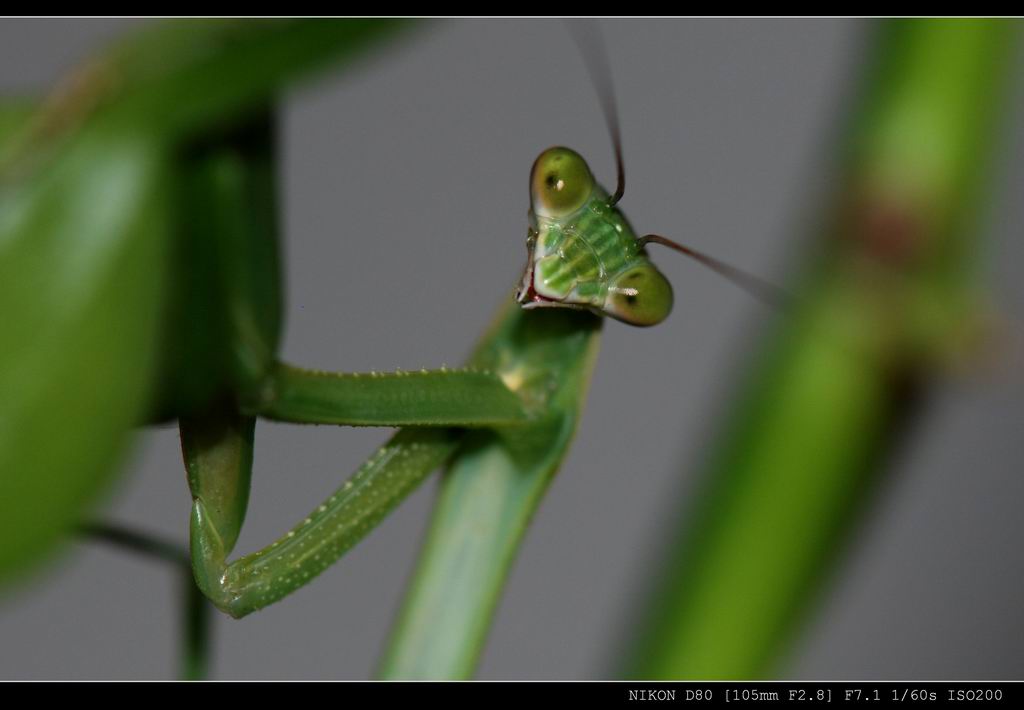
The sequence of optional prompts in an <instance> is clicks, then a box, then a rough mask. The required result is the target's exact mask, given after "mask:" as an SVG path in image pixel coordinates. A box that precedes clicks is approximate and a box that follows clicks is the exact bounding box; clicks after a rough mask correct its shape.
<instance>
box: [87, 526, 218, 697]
mask: <svg viewBox="0 0 1024 710" xmlns="http://www.w3.org/2000/svg"><path fill="white" fill-rule="evenodd" d="M78 532H79V534H80V535H81V536H82V537H84V538H86V539H89V540H95V541H97V542H105V543H108V544H111V545H114V546H116V547H119V548H121V549H124V550H127V551H129V552H134V553H137V554H140V555H142V556H144V557H150V558H152V559H156V560H159V561H161V562H169V563H171V564H172V565H173V566H174V567H175V568H176V569H177V572H178V574H179V577H180V578H181V612H180V613H181V615H182V624H181V628H182V631H181V633H182V639H181V657H180V658H181V660H180V663H181V671H180V675H181V678H182V680H204V679H205V678H206V677H207V676H208V675H209V672H210V616H211V612H212V611H213V605H211V604H210V602H209V601H207V600H206V597H204V596H203V594H202V592H200V591H199V588H198V587H197V586H196V583H195V580H194V579H193V578H192V561H191V559H190V558H189V555H188V550H186V549H185V548H183V547H179V546H178V545H175V544H174V543H172V542H167V541H166V540H161V539H159V538H156V537H153V536H151V535H146V534H145V533H140V532H137V531H135V530H132V529H130V528H126V527H123V526H120V525H113V524H110V523H85V524H83V525H81V526H79V528H78Z"/></svg>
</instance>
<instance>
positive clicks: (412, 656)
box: [379, 304, 601, 679]
mask: <svg viewBox="0 0 1024 710" xmlns="http://www.w3.org/2000/svg"><path fill="white" fill-rule="evenodd" d="M600 324H601V321H600V320H599V319H598V318H597V317H595V316H593V315H591V314H589V313H585V312H578V311H558V310H547V309H545V310H535V311H523V310H522V309H520V308H519V307H518V305H517V304H510V305H509V307H508V308H507V309H506V311H505V316H504V317H503V319H502V320H501V321H500V322H499V324H498V326H497V327H496V328H494V329H493V330H492V332H491V333H490V334H489V335H488V336H487V337H486V338H485V339H484V341H483V344H482V345H481V346H480V347H479V348H478V350H477V352H476V353H475V355H474V356H473V358H472V359H471V361H470V364H471V366H474V367H484V368H486V369H488V370H491V371H493V372H496V373H498V374H499V376H500V377H501V378H502V380H503V381H504V382H505V383H506V385H508V387H509V388H510V389H512V390H513V391H514V392H516V393H517V394H518V395H519V396H520V397H521V398H522V400H523V401H524V403H525V404H526V405H527V407H528V408H529V409H531V410H532V411H534V412H535V413H536V418H535V420H534V421H532V422H531V423H530V424H527V425H520V426H517V427H512V428H508V429H504V430H498V431H479V432H473V433H471V434H469V435H468V436H467V437H466V439H465V441H464V442H463V444H462V446H461V448H460V450H459V452H458V453H457V455H456V458H455V460H454V462H453V463H452V465H451V467H450V469H449V470H448V471H447V473H446V474H445V476H444V479H443V481H442V484H441V493H440V497H439V499H438V502H437V505H436V508H435V510H434V514H433V517H432V520H431V524H430V531H429V533H428V536H427V540H426V543H425V545H424V548H423V551H422V553H421V557H420V560H419V562H418V565H417V570H416V572H415V576H414V579H413V581H412V584H411V585H410V587H409V589H408V592H407V596H406V598H405V601H404V603H403V606H402V610H401V612H400V614H399V617H398V620H397V622H396V624H395V628H394V630H393V632H392V636H391V639H390V642H389V644H388V647H387V650H386V652H385V655H384V657H383V660H382V662H381V665H380V669H379V675H380V677H382V678H402V679H410V678H427V679H441V678H468V677H470V676H471V675H472V674H473V671H474V669H475V668H476V665H477V661H478V658H479V655H480V651H481V650H482V648H483V643H484V640H485V638H486V634H487V630H488V628H489V627H490V623H491V619H492V617H493V614H494V610H495V608H496V606H497V603H498V600H499V599H500V597H501V590H502V587H503V586H504V582H505V579H506V578H507V576H508V572H509V569H510V567H511V565H512V562H513V560H514V559H515V555H516V552H517V550H518V547H519V543H520V541H521V540H522V538H523V535H524V533H525V531H526V527H527V525H528V524H529V521H530V518H531V517H532V516H533V513H534V511H535V510H536V508H537V505H538V504H539V503H540V500H541V498H542V496H543V494H544V492H545V490H546V489H547V487H548V484H549V483H550V482H551V479H552V477H553V475H554V473H555V471H556V470H557V469H558V466H559V464H560V463H561V461H562V459H563V457H564V456H565V453H566V451H567V450H568V447H569V443H570V442H571V440H572V437H573V434H574V433H575V429H576V424H577V421H578V418H579V413H580V410H581V409H582V406H583V399H584V396H585V393H586V389H587V385H588V383H589V380H590V373H591V371H592V368H593V363H594V359H595V357H596V354H597V344H598V335H599V332H600Z"/></svg>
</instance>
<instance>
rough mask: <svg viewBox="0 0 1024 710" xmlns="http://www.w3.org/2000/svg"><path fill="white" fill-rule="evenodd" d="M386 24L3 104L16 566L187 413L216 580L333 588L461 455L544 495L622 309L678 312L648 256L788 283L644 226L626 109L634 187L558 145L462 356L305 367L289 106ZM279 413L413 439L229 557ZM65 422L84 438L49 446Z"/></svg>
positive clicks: (0, 463) (202, 35) (100, 75)
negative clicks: (365, 366) (128, 446)
mask: <svg viewBox="0 0 1024 710" xmlns="http://www.w3.org/2000/svg"><path fill="white" fill-rule="evenodd" d="M388 28H389V25H387V24H384V23H373V22H293V23H234V22H215V23H204V24H198V25H191V26H189V27H188V28H187V29H183V28H182V26H180V25H177V26H176V25H172V26H170V27H169V28H160V29H156V30H153V31H151V32H150V33H149V34H148V35H144V36H143V37H141V38H139V39H138V40H137V41H135V42H130V43H127V44H125V45H123V46H122V47H120V48H119V49H118V50H117V51H115V52H114V53H112V54H111V55H109V56H105V57H104V58H102V59H101V60H99V61H98V62H96V63H95V64H91V65H89V66H87V67H86V69H85V70H83V71H82V72H81V73H80V74H78V75H77V76H76V77H75V80H74V81H73V82H72V84H71V87H70V89H66V90H65V92H64V93H63V94H62V95H60V96H58V97H57V98H56V99H55V100H54V101H52V102H50V103H49V104H47V105H44V106H43V107H42V108H38V107H35V106H30V107H18V108H17V109H16V110H12V111H10V112H6V113H5V116H4V119H5V120H4V122H3V123H2V125H0V127H2V130H0V141H2V143H0V147H2V148H3V153H2V154H0V157H2V158H3V163H2V165H3V173H2V179H3V185H2V190H3V192H2V194H0V215H2V220H0V229H2V237H0V297H2V299H3V302H4V303H5V304H7V305H5V313H7V314H8V322H7V324H6V332H5V334H4V343H5V345H6V347H5V349H4V351H3V353H2V355H0V357H2V358H3V360H2V362H0V365H2V366H0V383H2V385H3V391H4V392H5V403H4V404H3V405H2V406H3V408H2V410H0V423H2V424H3V426H2V427H0V471H2V472H3V479H2V482H0V493H2V495H0V500H2V501H4V505H5V515H4V522H3V525H4V533H5V539H8V540H10V541H11V544H8V545H6V546H5V548H4V550H3V551H0V570H2V572H3V573H6V572H7V571H8V570H14V569H17V568H19V567H21V566H23V565H25V564H26V563H27V562H28V561H30V560H32V559H34V558H35V557H36V556H37V555H38V554H39V553H40V552H41V551H43V550H45V549H46V548H47V547H49V546H52V545H53V544H54V543H55V542H56V540H58V539H59V538H60V537H62V536H63V535H65V534H66V533H67V532H68V530H69V529H71V527H72V525H73V524H74V522H75V519H76V515H78V513H79V512H80V511H81V510H82V509H83V507H84V505H85V504H86V502H88V500H90V499H91V496H93V495H94V493H95V491H97V490H99V488H100V487H101V486H102V485H103V483H104V482H105V481H106V479H107V477H108V476H109V472H110V471H111V470H112V468H113V464H114V462H115V460H116V455H117V452H118V450H119V448H120V447H121V446H122V445H123V441H124V440H125V438H126V437H127V436H128V434H129V432H130V429H131V427H132V426H134V425H136V424H138V423H140V422H164V421H174V420H176V421H177V422H178V424H179V427H180V431H181V442H182V451H183V456H184V460H185V468H186V472H187V480H188V485H189V487H190V490H191V493H192V498H193V505H192V510H191V517H190V538H191V556H192V563H193V569H194V574H195V580H196V583H197V585H198V587H199V588H200V589H201V590H202V592H203V593H204V594H205V595H206V596H207V597H208V598H209V599H210V600H211V601H212V602H213V603H214V604H215V605H216V606H217V607H218V608H219V609H221V610H223V611H224V612H226V613H228V614H230V615H232V616H235V617H241V616H245V615H246V614H249V613H251V612H253V611H255V610H258V609H261V608H263V607H265V606H267V605H269V604H272V603H273V602H275V601H277V600H279V599H281V598H282V597H284V596H286V595H288V594H290V593H292V592H293V591H295V590H296V589H298V588H299V587H301V586H303V585H304V584H307V583H308V582H310V581H311V580H312V579H314V578H315V577H316V576H317V575H318V574H319V573H320V572H322V571H323V570H324V569H326V568H327V567H328V566H329V565H331V564H332V563H333V562H335V561H336V560H337V559H338V558H339V557H340V556H342V555H343V554H344V553H345V551H346V550H348V549H349V548H351V547H352V546H353V545H354V544H356V543H357V542H358V541H359V540H360V539H361V538H362V537H363V536H365V535H366V534H367V532H368V531H369V530H371V529H372V528H373V526H374V525H375V524H376V523H377V522H379V521H380V520H381V519H382V518H383V517H384V516H386V515H387V514H388V513H389V512H390V511H391V510H392V509H393V508H394V507H395V505H397V504H398V502H400V501H401V500H402V499H403V498H404V497H405V496H406V495H408V494H409V493H410V492H411V491H412V490H414V489H415V488H416V487H417V486H418V485H419V484H420V483H421V482H422V481H423V480H424V479H425V478H426V477H427V476H428V475H429V474H430V473H431V472H433V471H434V470H436V469H438V468H439V467H441V466H442V465H444V464H446V463H447V464H448V465H449V466H450V467H451V468H452V469H453V470H456V471H457V470H459V469H460V467H461V468H466V467H468V466H470V463H471V462H472V461H474V460H483V459H487V460H500V461H501V462H503V464H504V465H507V466H508V467H510V468H511V469H514V470H515V471H516V472H518V474H519V475H520V477H521V479H522V480H523V481H527V482H528V486H527V488H526V489H524V493H523V495H525V496H526V497H532V498H533V499H536V498H537V497H538V496H539V495H540V492H542V490H543V486H544V485H545V484H546V482H547V481H548V480H550V476H551V475H552V474H553V472H554V471H555V469H556V468H557V466H558V464H559V462H560V461H561V459H562V458H563V456H564V454H565V452H566V450H567V449H568V446H569V444H570V441H571V439H572V435H573V432H574V429H575V426H576V422H577V420H578V416H579V412H580V410H581V408H582V405H583V398H584V392H585V387H586V382H587V381H588V378H589V374H590V371H591V369H592V366H593V362H594V357H595V355H596V351H597V345H598V337H599V333H600V330H601V324H602V320H603V316H611V317H612V318H615V319H616V320H619V321H622V322H625V323H628V324H631V325H637V326H651V325H655V324H657V323H660V322H661V321H663V320H664V319H665V318H666V317H667V316H668V314H669V312H670V310H671V307H672V298H673V296H672V289H671V286H670V285H669V283H668V281H667V280H666V279H665V277H664V276H662V274H661V273H660V272H659V271H658V269H657V268H656V267H655V266H654V264H653V262H652V261H651V259H650V257H649V255H648V254H647V250H646V246H647V245H648V244H651V243H655V244H662V245H666V246H669V247H671V248H674V249H676V250H678V251H680V252H682V253H684V254H687V255H689V256H692V257H694V258H696V259H698V260H699V261H701V262H702V263H704V264H705V265H707V266H710V267H711V268H713V269H715V270H717V271H718V272H719V273H722V274H723V275H725V276H727V277H729V278H732V279H733V280H734V281H736V282H737V283H738V284H739V285H741V286H744V287H746V288H748V289H749V290H752V291H755V292H757V291H758V290H764V289H767V288H768V287H763V289H762V286H763V285H760V284H759V282H757V281H756V279H752V278H751V277H749V276H746V275H745V274H742V273H741V272H738V271H736V270H734V269H732V268H731V267H728V266H726V265H724V264H721V263H720V262H717V261H715V260H713V259H710V258H709V257H707V256H705V255H703V254H700V253H698V252H695V251H693V250H692V249H689V248H688V247H684V246H682V245H679V244H677V243H675V242H672V241H670V240H668V239H665V238H664V237H660V236H658V235H646V236H641V237H638V236H637V235H636V233H635V232H634V230H633V229H632V227H631V226H630V224H629V223H628V221H627V220H626V219H625V217H624V216H623V214H622V212H621V211H620V210H619V208H618V202H619V200H620V199H621V198H622V197H623V194H624V184H625V183H624V171H623V168H622V165H623V161H622V155H621V148H620V140H619V137H618V129H617V120H615V119H614V115H613V114H612V113H609V112H608V111H607V110H606V118H608V119H609V125H610V126H611V127H612V136H613V142H614V146H615V152H616V158H617V165H618V176H617V185H616V190H615V191H614V192H613V193H610V194H609V193H608V192H607V191H605V190H604V189H603V188H602V187H601V186H600V185H599V184H598V183H597V181H596V180H595V179H594V177H593V175H592V173H591V171H590V169H589V167H588V166H587V164H586V162H585V161H584V159H583V158H582V157H581V156H579V155H578V154H577V153H575V152H574V151H571V150H569V149H567V148H560V147H559V148H553V149H549V150H546V151H544V152H543V153H542V154H541V155H540V157H539V158H538V159H537V161H536V162H535V163H534V166H533V169H532V171H531V175H530V182H529V184H530V196H531V209H530V224H529V230H528V238H527V250H528V253H527V268H526V270H525V272H524V274H523V278H522V280H521V284H520V288H519V289H518V292H517V294H516V297H515V299H511V298H510V299H509V301H510V302H509V303H508V304H507V306H506V307H505V308H504V309H503V310H502V312H501V313H500V314H499V315H498V317H497V319H496V320H495V322H494V324H493V325H492V327H491V328H490V330H489V331H488V332H487V333H486V334H485V335H484V337H483V338H482V339H481V341H480V342H479V343H478V345H477V346H476V348H475V350H474V351H473V353H472V355H471V356H470V358H469V360H468V362H467V363H466V365H465V366H464V367H462V368H459V369H454V370H449V369H446V368H442V369H440V370H430V371H419V372H401V371H396V372H389V373H332V372H321V371H312V370H307V369H303V368H298V367H294V366H291V365H288V364H286V363H283V362H281V361H280V360H279V359H278V357H277V348H278V343H279V338H280V328H281V313H282V306H281V302H282V293H281V289H280V275H279V264H278V249H279V247H278V243H277V239H278V236H277V232H276V211H275V210H276V208H275V201H274V192H275V170H276V165H275V155H274V139H273V127H274V119H273V109H272V102H273V98H274V95H275V92H276V90H277V89H278V88H279V87H280V86H281V85H282V84H283V83H284V82H285V81H289V80H291V78H292V77H293V76H296V75H298V74H300V73H301V72H305V71H307V70H308V69H309V68H311V67H312V66H314V65H316V64H318V63H320V62H322V61H325V60H326V59H327V58H331V59H338V58H339V56H340V57H342V58H343V57H344V56H345V55H346V52H348V51H350V50H352V49H353V48H355V47H358V46H360V45H362V44H366V43H368V42H370V41H373V40H376V39H378V38H379V37H383V36H385V35H386V34H387V32H386V30H387V29H388ZM156 56H159V57H160V62H159V63H158V62H155V61H154V59H153V58H154V57H156ZM241 69H244V70H245V71H241ZM225 86H228V87H230V89H229V90H227V91H224V89H223V87H225ZM607 106H608V104H607V103H606V109H607ZM612 107H613V104H612ZM44 373H45V374H44ZM69 393H72V396H71V398H70V401H69V398H68V395H69ZM55 412H57V414H56V417H55V415H54V413H55ZM258 418H266V419H272V420H277V421H282V422H293V423H300V424H334V425H345V426H387V427H403V428H402V430H401V431H400V432H399V433H397V434H396V435H395V436H394V437H392V438H391V439H390V440H389V441H388V442H386V443H385V444H384V445H383V446H381V447H380V448H379V449H378V451H377V452H376V453H375V454H374V455H373V456H372V457H370V458H369V459H368V460H367V461H366V463H364V464H363V465H362V466H361V467H360V468H359V469H358V471H357V472H356V473H355V474H354V475H353V476H352V477H351V478H350V479H349V480H347V481H346V482H345V483H344V484H343V485H342V486H341V487H340V488H338V489H337V490H336V491H335V492H333V493H332V494H331V495H330V496H328V497H327V498H326V499H325V500H324V501H323V502H322V503H321V504H320V505H318V506H317V507H316V508H315V509H314V510H313V511H311V512H310V514H309V515H308V516H307V517H306V518H304V519H303V520H302V521H301V522H300V523H299V524H298V525H296V526H295V527H294V528H293V529H292V530H290V531H288V532H287V533H286V534H285V535H284V536H282V537H281V538H279V539H278V540H276V541H275V542H272V543H271V544H269V545H268V546H267V547H265V548H263V549H261V550H259V551H257V552H254V553H251V554H247V555H244V556H242V557H239V558H238V559H235V560H233V561H231V560H230V556H231V554H232V553H233V551H234V547H235V544H236V542H237V540H238V536H239V533H240V530H241V527H242V524H243V521H244V518H245V512H246V507H247V502H248V495H249V484H250V475H251V469H252V462H253V436H254V427H255V422H256V420H257V419H258ZM53 430H60V431H62V432H64V441H63V442H62V444H61V445H60V446H49V447H47V446H43V445H41V442H44V441H46V440H48V435H49V434H50V432H52V431H53ZM43 485H45V486H46V487H47V488H51V489H56V493H54V494H52V495H51V494H50V493H48V494H47V495H48V497H49V500H48V504H47V507H46V510H45V512H44V514H43V515H40V514H39V512H38V511H37V510H36V509H35V508H34V507H33V506H19V505H18V504H17V502H18V501H25V500H32V499H33V497H35V496H37V492H38V490H39V488H40V487H42V486H43ZM12 531H16V534H14V533H13V532H12Z"/></svg>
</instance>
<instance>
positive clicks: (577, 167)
mask: <svg viewBox="0 0 1024 710" xmlns="http://www.w3.org/2000/svg"><path fill="white" fill-rule="evenodd" d="M593 188H594V177H593V175H591V174H590V168H589V167H587V162H586V161H585V160H584V159H583V158H582V157H581V156H580V154H579V153H577V152H576V151H574V150H570V149H569V148H561V147H556V148H548V149H547V150H545V151H544V152H543V153H541V154H540V156H538V157H537V160H535V161H534V163H533V169H532V170H531V171H530V199H531V203H532V205H533V211H534V213H535V214H538V215H540V216H542V217H565V216H566V215H570V214H572V213H573V212H575V211H576V210H578V209H579V208H580V207H582V206H583V205H584V203H586V201H587V199H588V198H589V197H590V193H591V191H592V190H593Z"/></svg>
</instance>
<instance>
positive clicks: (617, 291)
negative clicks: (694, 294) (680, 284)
mask: <svg viewBox="0 0 1024 710" xmlns="http://www.w3.org/2000/svg"><path fill="white" fill-rule="evenodd" d="M672 301H673V297H672V285H671V284H669V282H668V279H666V278H665V277H664V276H662V275H661V272H660V271H658V270H657V269H656V268H655V267H654V266H653V265H651V264H640V265H638V266H633V267H631V268H629V269H626V270H625V271H623V272H622V273H621V274H619V275H618V276H616V277H615V279H614V280H613V281H612V282H611V284H610V285H609V286H608V298H607V301H606V302H605V306H604V312H605V313H607V314H608V315H610V316H611V317H612V318H616V319H618V320H620V321H622V322H624V323H629V324H630V325H637V326H650V325H657V324H658V323H660V322H662V321H663V320H665V319H666V318H668V314H669V313H670V312H671V311H672Z"/></svg>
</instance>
